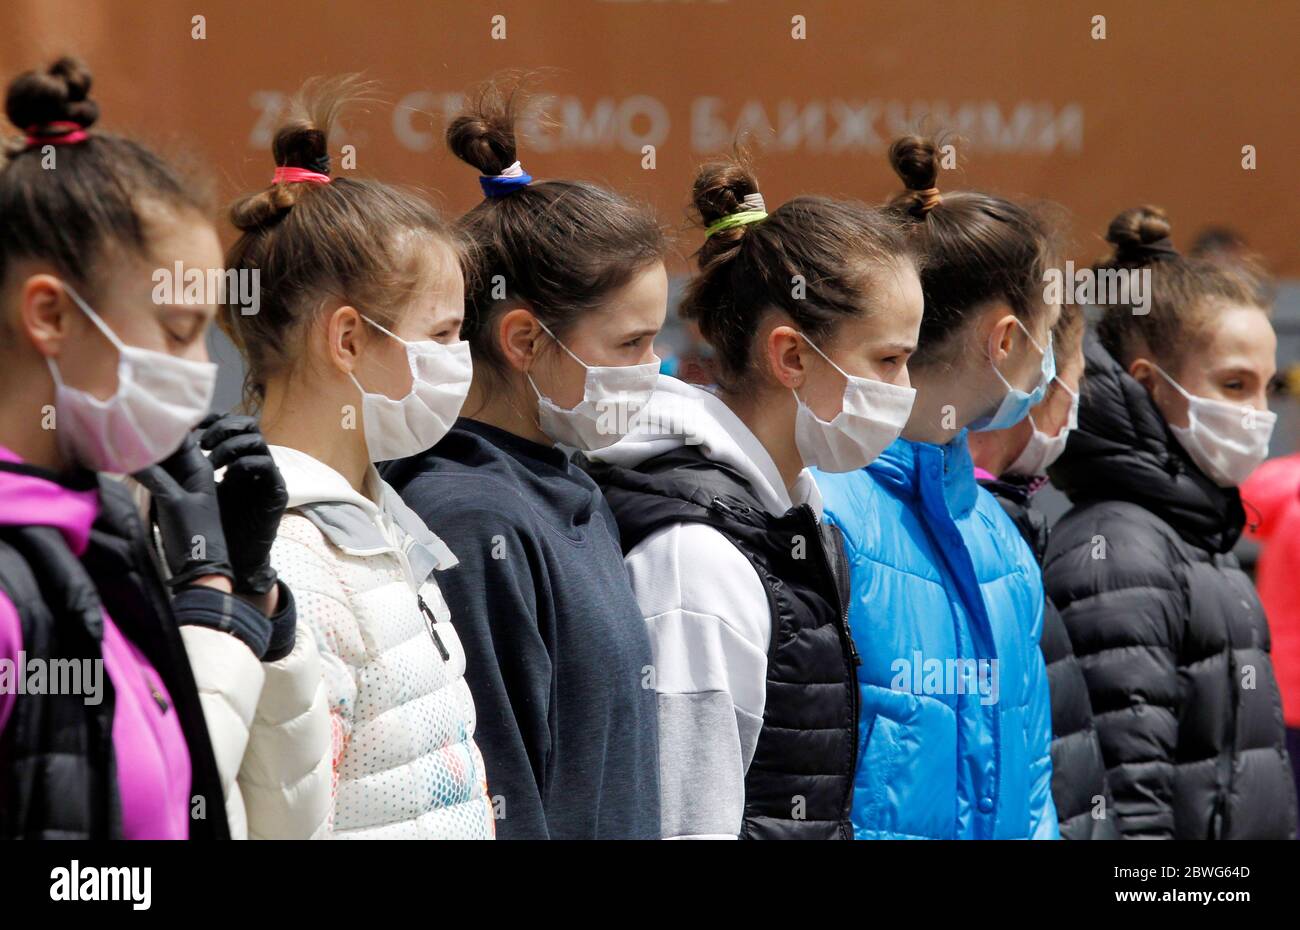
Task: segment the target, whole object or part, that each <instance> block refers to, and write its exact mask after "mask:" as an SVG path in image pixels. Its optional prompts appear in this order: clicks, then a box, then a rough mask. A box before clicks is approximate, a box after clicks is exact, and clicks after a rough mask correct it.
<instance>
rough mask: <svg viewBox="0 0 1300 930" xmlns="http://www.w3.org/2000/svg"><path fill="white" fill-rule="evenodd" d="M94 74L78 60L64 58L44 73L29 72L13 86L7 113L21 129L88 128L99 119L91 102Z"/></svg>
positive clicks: (21, 76)
mask: <svg viewBox="0 0 1300 930" xmlns="http://www.w3.org/2000/svg"><path fill="white" fill-rule="evenodd" d="M90 84H91V78H90V71H89V70H87V68H86V66H85V65H83V64H82V63H81V62H80V61H79V60H77V59H76V58H69V57H66V56H65V57H63V58H60V59H59V60H58V61H56V62H54V64H52V65H50V66H49V67H48V68H47V69H45V70H44V71H25V72H23V73H22V74H20V75H18V77H16V78H14V79H13V81H12V82H11V83H10V84H9V92H8V94H7V95H6V97H5V114H6V115H7V116H8V117H9V121H10V122H11V123H13V124H14V125H15V126H17V127H18V128H19V129H24V130H25V129H27V128H29V127H31V126H45V125H48V124H49V123H60V122H68V123H76V124H77V125H78V126H80V127H81V128H82V129H88V128H89V127H90V126H92V125H94V123H95V121H96V120H97V119H99V104H97V103H95V101H93V100H91V99H90V97H89V94H90Z"/></svg>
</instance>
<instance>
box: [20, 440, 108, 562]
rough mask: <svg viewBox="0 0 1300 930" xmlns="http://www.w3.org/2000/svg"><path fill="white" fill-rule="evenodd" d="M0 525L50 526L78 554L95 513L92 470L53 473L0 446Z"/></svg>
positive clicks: (96, 487) (95, 489) (96, 500)
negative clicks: (3, 466) (29, 463)
mask: <svg viewBox="0 0 1300 930" xmlns="http://www.w3.org/2000/svg"><path fill="white" fill-rule="evenodd" d="M0 463H4V465H5V466H6V467H5V468H4V470H2V471H0V525H5V526H50V527H53V528H54V529H56V530H58V531H59V532H60V533H62V534H63V538H64V539H65V540H66V541H67V543H68V548H69V549H71V550H72V551H73V553H75V554H76V555H78V556H80V555H81V554H82V553H83V552H85V551H86V546H87V544H88V543H89V541H90V528H91V526H92V525H93V524H94V522H95V517H96V515H97V514H98V513H99V485H98V482H97V481H96V480H95V475H94V474H93V473H92V472H88V471H84V470H77V471H74V472H69V473H68V474H56V473H54V472H52V471H48V470H46V469H44V468H38V467H36V466H35V465H28V464H27V463H26V462H24V461H23V460H22V458H20V457H19V456H18V455H16V454H15V453H13V452H11V451H9V450H8V449H6V448H4V447H3V446H0Z"/></svg>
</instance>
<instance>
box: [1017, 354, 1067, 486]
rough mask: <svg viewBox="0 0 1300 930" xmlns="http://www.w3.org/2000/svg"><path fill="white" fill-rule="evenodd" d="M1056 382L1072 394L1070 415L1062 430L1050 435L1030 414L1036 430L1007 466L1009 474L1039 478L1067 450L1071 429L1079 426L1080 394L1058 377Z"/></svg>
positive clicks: (1030, 423) (1031, 422) (1030, 420)
mask: <svg viewBox="0 0 1300 930" xmlns="http://www.w3.org/2000/svg"><path fill="white" fill-rule="evenodd" d="M1056 383H1057V384H1059V385H1060V386H1061V388H1062V389H1063V390H1064V391H1065V392H1066V393H1068V394H1069V395H1070V415H1069V418H1068V419H1067V420H1066V421H1065V426H1063V427H1061V431H1060V432H1059V433H1057V434H1056V435H1055V436H1049V435H1047V434H1046V433H1044V432H1043V431H1042V430H1040V429H1039V428H1038V424H1037V423H1035V422H1034V418H1033V417H1032V416H1030V418H1029V425H1030V426H1032V427H1033V428H1034V431H1033V432H1032V433H1030V434H1029V443H1028V445H1026V446H1025V448H1024V450H1023V451H1021V453H1020V455H1019V456H1017V457H1016V460H1015V461H1014V462H1012V463H1011V465H1010V466H1009V467H1008V468H1007V473H1008V474H1011V475H1022V476H1024V477H1026V478H1037V477H1040V476H1042V475H1045V474H1047V469H1048V468H1049V467H1051V465H1052V463H1053V462H1055V461H1056V460H1057V459H1059V458H1060V457H1061V453H1062V452H1064V451H1065V443H1066V440H1068V439H1069V438H1070V431H1071V430H1073V429H1077V428H1078V426H1079V394H1078V392H1076V391H1071V390H1070V389H1069V387H1068V386H1066V383H1065V382H1064V381H1062V380H1061V379H1060V378H1057V379H1056Z"/></svg>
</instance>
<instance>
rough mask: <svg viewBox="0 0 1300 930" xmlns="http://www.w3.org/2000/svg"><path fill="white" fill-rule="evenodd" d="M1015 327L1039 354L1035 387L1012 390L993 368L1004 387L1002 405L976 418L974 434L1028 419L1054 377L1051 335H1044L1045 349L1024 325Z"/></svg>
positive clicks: (1053, 354) (972, 427) (1018, 323)
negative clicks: (1039, 359)
mask: <svg viewBox="0 0 1300 930" xmlns="http://www.w3.org/2000/svg"><path fill="white" fill-rule="evenodd" d="M1016 325H1017V326H1019V327H1020V328H1021V329H1022V330H1024V333H1025V337H1026V338H1027V339H1028V340H1029V344H1030V345H1032V346H1033V347H1034V348H1035V349H1037V350H1038V351H1039V352H1041V353H1042V356H1043V367H1042V371H1041V373H1040V375H1039V378H1038V386H1037V387H1035V388H1034V389H1033V390H1032V391H1022V390H1020V388H1018V387H1013V386H1012V384H1011V382H1009V381H1008V380H1007V379H1006V378H1004V377H1002V372H1000V371H998V366H997V365H994V366H993V373H994V374H995V375H997V376H998V380H999V381H1001V382H1002V383H1003V384H1005V385H1006V386H1007V393H1006V395H1005V396H1003V398H1002V403H1000V404H998V409H997V410H995V411H993V413H992V414H989V415H986V416H982V417H977V418H976V419H975V420H974V421H973V422H972V423H971V424H970V429H971V431H972V432H976V433H986V432H989V431H991V430H995V429H1006V428H1007V427H1009V426H1015V425H1016V424H1017V423H1019V422H1020V421H1021V420H1023V419H1024V418H1025V417H1027V416H1029V411H1030V410H1032V409H1034V408H1035V407H1036V406H1038V405H1039V404H1040V403H1041V402H1042V400H1043V396H1044V395H1045V394H1046V393H1047V386H1048V385H1049V384H1051V383H1052V379H1053V378H1055V377H1056V353H1055V352H1054V351H1053V350H1052V334H1051V333H1050V332H1049V333H1048V334H1047V348H1046V349H1044V348H1043V347H1042V346H1040V345H1039V344H1038V343H1037V342H1035V341H1034V337H1033V336H1032V335H1030V333H1029V330H1028V329H1025V324H1024V323H1021V322H1020V320H1018V319H1017V320H1016Z"/></svg>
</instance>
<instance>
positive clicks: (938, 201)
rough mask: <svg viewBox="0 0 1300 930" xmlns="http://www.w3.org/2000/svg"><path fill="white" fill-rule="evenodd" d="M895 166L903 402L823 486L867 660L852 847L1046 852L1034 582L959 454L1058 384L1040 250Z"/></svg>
mask: <svg viewBox="0 0 1300 930" xmlns="http://www.w3.org/2000/svg"><path fill="white" fill-rule="evenodd" d="M890 160H891V162H892V164H893V166H894V169H895V170H896V171H897V172H898V174H899V176H900V177H901V178H902V179H903V181H904V183H905V184H906V186H907V190H905V191H904V192H903V193H902V194H900V195H899V196H898V197H897V198H895V200H894V204H893V210H894V212H895V213H896V214H897V215H898V216H899V217H901V218H902V219H903V220H904V221H905V222H906V223H907V229H908V233H909V235H910V237H911V238H912V241H913V242H914V243H915V245H916V247H917V248H918V249H919V250H920V251H921V253H922V258H921V261H922V270H921V286H922V289H923V291H924V293H925V316H924V319H923V320H922V323H921V334H920V340H919V346H918V349H917V353H916V355H915V356H914V357H913V358H912V362H911V379H912V386H913V387H915V388H916V393H917V396H916V403H915V405H914V406H913V408H912V413H911V416H910V417H909V418H908V421H907V426H906V427H905V428H904V430H903V438H902V439H900V440H899V441H897V442H895V443H894V444H893V445H891V446H890V447H889V448H888V449H886V450H885V451H884V452H883V453H882V454H881V455H880V457H879V458H877V459H876V460H875V461H874V462H872V463H871V464H870V465H868V466H867V467H866V469H863V470H859V471H855V472H851V473H846V474H839V475H834V474H824V473H822V472H820V471H819V472H817V482H818V484H819V485H820V486H821V488H822V494H823V496H824V499H825V502H826V511H827V514H828V515H829V518H830V519H831V520H832V521H833V522H834V523H835V524H836V525H837V526H838V527H839V528H840V530H841V531H842V532H843V533H844V536H845V545H846V549H847V552H848V557H849V564H850V580H851V595H850V600H849V624H850V627H851V628H852V631H853V634H854V638H855V639H856V641H857V645H858V651H859V652H860V653H861V658H862V664H861V666H860V667H859V668H858V683H859V685H860V688H861V699H862V712H861V714H860V726H859V737H858V758H857V776H856V779H855V784H854V797H853V826H854V831H855V834H856V836H857V837H858V838H859V839H876V838H890V837H906V838H933V839H968V838H970V839H1007V838H1031V837H1032V838H1055V837H1056V836H1057V835H1058V831H1057V822H1056V812H1055V808H1054V805H1053V803H1052V795H1051V790H1050V781H1051V760H1050V756H1049V749H1048V744H1049V742H1050V740H1051V719H1050V711H1049V706H1048V693H1047V678H1046V674H1045V671H1044V667H1043V657H1042V654H1041V653H1040V651H1039V636H1040V634H1041V632H1042V626H1043V588H1042V582H1041V578H1040V575H1039V571H1038V565H1037V562H1036V561H1035V560H1034V556H1033V553H1032V552H1030V550H1029V547H1028V546H1027V545H1026V544H1025V542H1024V540H1023V539H1022V538H1021V536H1020V533H1019V532H1018V531H1017V530H1016V528H1015V525H1014V524H1013V523H1012V522H1011V520H1010V518H1009V517H1008V516H1007V515H1006V514H1005V513H1004V512H1003V511H1002V508H1001V507H999V506H998V504H997V501H995V500H994V499H993V497H992V496H991V495H990V494H988V493H987V492H985V491H983V490H981V489H980V487H979V485H978V484H977V483H976V481H975V473H974V467H973V465H972V464H971V458H970V452H969V450H968V448H967V442H966V437H967V435H968V434H969V433H970V432H971V431H973V430H975V431H987V430H1001V429H1006V428H1007V427H1010V426H1013V425H1015V424H1016V423H1018V422H1020V420H1022V419H1024V418H1025V417H1026V416H1027V415H1028V414H1029V411H1030V410H1031V409H1032V408H1033V407H1034V406H1035V405H1037V404H1038V403H1040V402H1041V401H1042V399H1043V397H1044V395H1045V393H1046V391H1047V386H1048V385H1049V384H1050V383H1051V382H1052V379H1053V377H1054V376H1055V373H1056V367H1055V359H1054V354H1053V346H1052V327H1053V325H1054V324H1055V321H1056V314H1057V310H1056V307H1055V306H1049V305H1047V304H1046V303H1045V302H1044V300H1043V284H1042V281H1043V272H1044V270H1045V269H1046V268H1047V267H1048V265H1049V263H1050V262H1051V260H1052V255H1053V249H1052V240H1051V237H1050V235H1049V228H1048V226H1047V224H1046V223H1045V221H1044V219H1043V218H1042V217H1041V216H1040V215H1039V214H1038V213H1037V212H1035V211H1033V210H1030V209H1028V208H1027V207H1025V206H1022V205H1020V204H1018V203H1014V202H1012V201H1009V200H1005V199H1003V198H1000V197H994V196H991V195H988V194H981V193H966V192H961V193H946V194H940V192H939V190H938V189H937V187H936V181H937V178H938V171H939V165H938V156H937V149H936V147H935V145H934V144H933V143H932V142H930V141H928V140H925V139H920V138H917V137H907V138H904V139H900V140H898V141H897V142H895V143H894V145H893V147H892V148H891V150H890Z"/></svg>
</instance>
